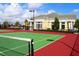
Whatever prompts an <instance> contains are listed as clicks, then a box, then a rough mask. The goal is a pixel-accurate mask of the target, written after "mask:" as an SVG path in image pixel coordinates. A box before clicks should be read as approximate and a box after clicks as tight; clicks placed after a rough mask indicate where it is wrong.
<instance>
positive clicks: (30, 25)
mask: <svg viewBox="0 0 79 59" xmlns="http://www.w3.org/2000/svg"><path fill="white" fill-rule="evenodd" d="M29 29H30V30H33V28H32V22H30V28H29Z"/></svg>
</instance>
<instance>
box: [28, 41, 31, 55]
mask: <svg viewBox="0 0 79 59" xmlns="http://www.w3.org/2000/svg"><path fill="white" fill-rule="evenodd" d="M30 49H31V48H30V42H28V53H29V54H28V56H30Z"/></svg>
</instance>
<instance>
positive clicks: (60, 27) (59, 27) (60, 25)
mask: <svg viewBox="0 0 79 59" xmlns="http://www.w3.org/2000/svg"><path fill="white" fill-rule="evenodd" d="M61 25H62V24H61V22H60V25H59V30H61Z"/></svg>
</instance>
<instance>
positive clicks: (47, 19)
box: [28, 13, 76, 31]
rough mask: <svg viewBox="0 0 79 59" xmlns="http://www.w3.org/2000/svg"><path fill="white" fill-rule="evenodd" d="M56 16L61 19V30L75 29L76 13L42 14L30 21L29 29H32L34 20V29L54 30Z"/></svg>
mask: <svg viewBox="0 0 79 59" xmlns="http://www.w3.org/2000/svg"><path fill="white" fill-rule="evenodd" d="M55 17H57V18H58V19H59V25H60V26H59V30H65V31H66V30H68V29H70V30H73V29H74V24H75V20H76V15H74V14H66V15H59V14H55V13H52V14H48V15H41V16H37V17H35V19H34V20H29V19H28V22H29V23H30V25H29V29H30V30H32V29H33V28H32V27H33V24H32V23H33V22H34V29H35V30H48V29H50V30H53V23H54V21H55Z"/></svg>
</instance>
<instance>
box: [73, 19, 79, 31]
mask: <svg viewBox="0 0 79 59" xmlns="http://www.w3.org/2000/svg"><path fill="white" fill-rule="evenodd" d="M74 27H75V28H76V29H78V32H79V19H76V21H75V24H74Z"/></svg>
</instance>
